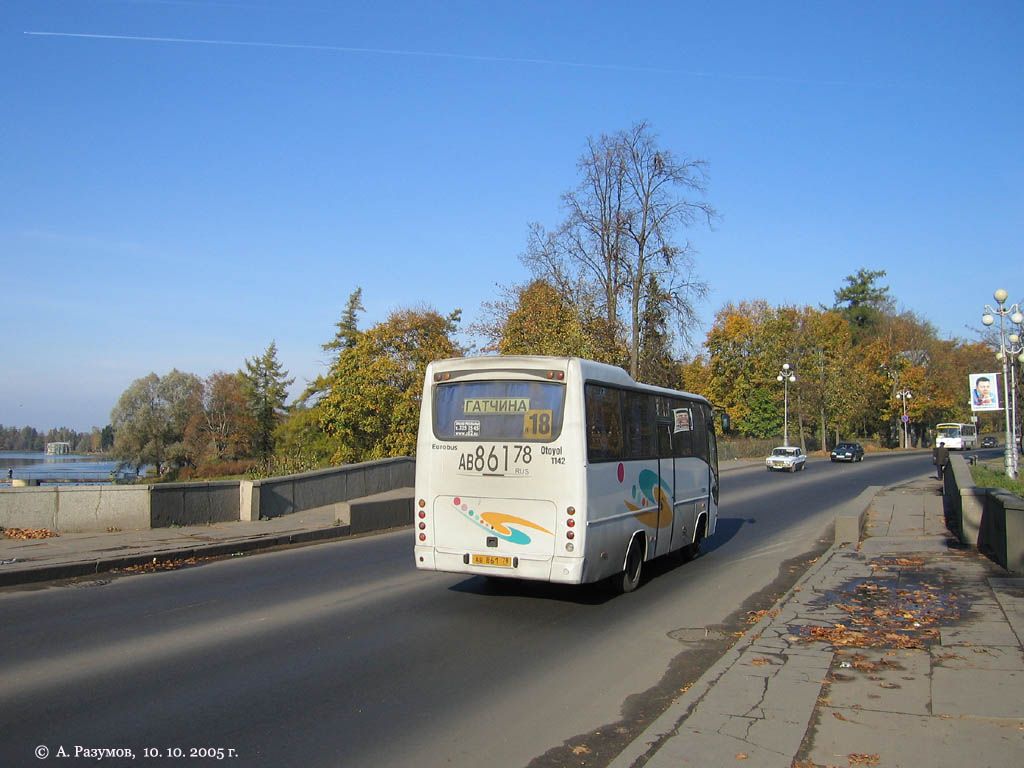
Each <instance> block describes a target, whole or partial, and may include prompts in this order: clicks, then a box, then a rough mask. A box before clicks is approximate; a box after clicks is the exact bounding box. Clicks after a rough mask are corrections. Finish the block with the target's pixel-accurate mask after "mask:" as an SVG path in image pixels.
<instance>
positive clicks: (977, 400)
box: [968, 373, 1002, 411]
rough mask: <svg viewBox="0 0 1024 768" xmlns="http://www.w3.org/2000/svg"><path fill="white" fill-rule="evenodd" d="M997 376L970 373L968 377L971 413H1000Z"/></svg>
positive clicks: (993, 374)
mask: <svg viewBox="0 0 1024 768" xmlns="http://www.w3.org/2000/svg"><path fill="white" fill-rule="evenodd" d="M997 376H998V374H995V373H972V374H969V375H968V378H969V379H970V385H971V410H972V411H1001V410H1002V408H1001V407H1000V405H999V387H998V386H997V383H998V382H997V378H996V377H997Z"/></svg>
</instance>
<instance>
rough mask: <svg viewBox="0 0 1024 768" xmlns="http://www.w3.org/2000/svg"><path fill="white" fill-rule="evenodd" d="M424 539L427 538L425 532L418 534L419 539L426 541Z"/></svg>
mask: <svg viewBox="0 0 1024 768" xmlns="http://www.w3.org/2000/svg"><path fill="white" fill-rule="evenodd" d="M426 540H427V534H425V533H421V534H420V541H426Z"/></svg>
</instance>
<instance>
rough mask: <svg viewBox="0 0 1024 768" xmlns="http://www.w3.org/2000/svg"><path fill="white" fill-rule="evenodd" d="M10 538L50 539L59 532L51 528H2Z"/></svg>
mask: <svg viewBox="0 0 1024 768" xmlns="http://www.w3.org/2000/svg"><path fill="white" fill-rule="evenodd" d="M0 532H2V533H3V535H4V536H6V537H7V538H8V539H49V538H53V537H55V536H56V535H57V534H56V533H54V532H53V531H51V530H50V529H49V528H0Z"/></svg>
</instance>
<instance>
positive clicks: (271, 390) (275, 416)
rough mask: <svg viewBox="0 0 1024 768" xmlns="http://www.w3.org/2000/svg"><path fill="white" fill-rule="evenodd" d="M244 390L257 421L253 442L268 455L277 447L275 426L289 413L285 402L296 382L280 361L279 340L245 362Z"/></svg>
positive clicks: (251, 411) (262, 452)
mask: <svg viewBox="0 0 1024 768" xmlns="http://www.w3.org/2000/svg"><path fill="white" fill-rule="evenodd" d="M239 373H240V374H241V376H242V377H243V381H244V385H243V392H244V393H245V400H246V402H247V403H248V406H249V411H250V413H251V414H252V417H253V419H254V420H255V422H256V434H255V436H254V437H255V439H254V441H253V444H254V447H255V448H256V451H257V453H258V454H259V455H260V456H261V457H262V458H266V457H267V456H269V455H270V453H271V452H272V451H273V449H274V429H275V428H276V427H277V424H278V421H279V420H280V418H281V417H282V416H283V415H284V414H285V412H286V406H285V401H286V400H287V398H288V387H289V386H291V384H292V383H293V382H294V381H295V379H294V378H291V379H289V378H286V377H287V376H288V371H285V370H282V368H281V364H280V363H279V362H278V360H277V343H276V342H274V341H271V342H270V346H269V347H267V349H266V351H265V352H264V353H263V355H262V356H261V357H254V358H253V359H252V360H246V361H245V370H244V371H239Z"/></svg>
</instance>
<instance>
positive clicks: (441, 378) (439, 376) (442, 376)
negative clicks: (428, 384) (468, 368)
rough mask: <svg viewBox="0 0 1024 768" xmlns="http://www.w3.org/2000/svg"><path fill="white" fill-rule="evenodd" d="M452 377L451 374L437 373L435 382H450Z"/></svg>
mask: <svg viewBox="0 0 1024 768" xmlns="http://www.w3.org/2000/svg"><path fill="white" fill-rule="evenodd" d="M451 377H452V375H451V374H450V373H435V374H434V381H448V380H449V379H451Z"/></svg>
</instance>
